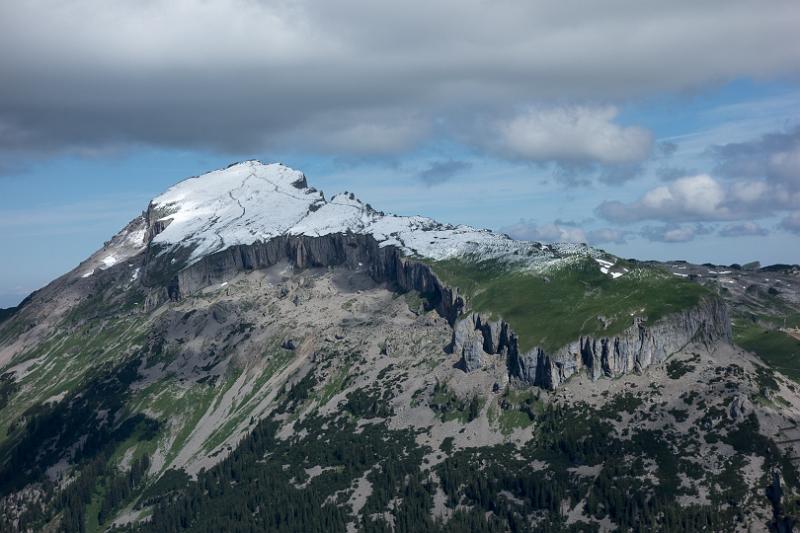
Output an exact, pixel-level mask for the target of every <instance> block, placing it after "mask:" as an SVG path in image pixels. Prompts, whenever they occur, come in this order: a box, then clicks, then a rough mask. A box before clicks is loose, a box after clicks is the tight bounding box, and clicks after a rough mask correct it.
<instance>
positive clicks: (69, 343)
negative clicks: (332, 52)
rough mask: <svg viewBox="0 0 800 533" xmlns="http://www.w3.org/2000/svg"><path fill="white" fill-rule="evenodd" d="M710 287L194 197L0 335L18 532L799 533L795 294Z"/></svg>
mask: <svg viewBox="0 0 800 533" xmlns="http://www.w3.org/2000/svg"><path fill="white" fill-rule="evenodd" d="M703 268H705V267H703ZM690 270H691V273H688V272H689V271H690ZM700 271H701V267H699V266H697V265H688V264H679V263H675V264H666V265H665V264H653V263H641V262H637V261H634V260H623V259H620V258H617V257H614V256H612V255H610V254H607V253H605V252H603V251H601V250H596V249H593V248H590V247H587V246H582V245H544V244H540V243H533V242H520V241H514V240H512V239H510V238H509V237H507V236H504V235H500V234H497V233H493V232H491V231H486V230H476V229H474V228H470V227H467V226H452V225H447V224H441V223H438V222H435V221H433V220H430V219H427V218H424V217H402V216H395V215H388V214H385V213H381V212H380V211H377V210H375V209H373V208H371V207H370V206H368V205H366V204H363V203H362V202H360V201H358V200H357V199H356V198H355V196H354V195H352V194H349V193H345V194H341V195H337V196H334V197H333V198H331V199H326V198H325V196H324V195H323V194H322V193H321V192H320V191H317V190H316V189H313V188H312V187H309V185H308V182H307V180H306V179H305V177H304V176H303V175H302V174H301V173H299V172H297V171H294V170H292V169H288V168H287V167H284V166H282V165H263V164H261V163H258V162H252V161H251V162H245V163H240V164H236V165H232V166H231V167H229V168H227V169H223V170H220V171H216V172H212V173H209V174H205V175H203V176H199V177H195V178H190V179H188V180H185V181H183V182H180V183H179V184H177V185H176V186H174V187H172V188H171V189H169V190H168V191H167V192H165V193H164V194H162V195H160V196H157V197H156V198H154V199H153V201H152V202H151V203H150V204H149V206H148V207H147V209H146V210H145V211H144V212H143V213H142V215H141V216H137V217H136V218H135V219H134V220H132V221H131V223H130V224H128V225H127V226H126V227H125V228H123V229H122V230H121V231H120V232H119V233H118V234H117V235H115V236H114V237H113V238H112V239H111V240H110V241H108V242H107V243H106V244H105V245H104V246H103V248H102V249H100V250H98V251H97V252H96V253H94V254H92V256H91V257H89V258H87V259H86V260H85V261H84V262H82V263H81V264H80V265H78V267H77V268H76V269H75V270H73V271H72V272H70V273H67V274H65V275H64V276H61V277H60V278H58V279H56V280H54V281H53V282H52V283H50V284H49V285H48V286H46V287H44V288H42V289H41V290H39V291H37V292H36V293H34V294H33V295H31V296H30V297H29V298H28V299H26V301H25V302H24V305H20V306H18V307H17V308H15V309H14V310H12V311H9V312H8V313H4V315H5V317H4V318H2V319H0V531H10V532H18V531H106V530H122V531H131V532H132V531H136V532H145V531H152V532H162V531H169V532H176V531H209V532H211V531H214V532H217V531H223V530H235V531H297V532H301V531H302V532H304V533H306V532H326V533H327V532H329V531H364V532H371V531H408V532H411V531H414V532H417V531H435V532H442V533H444V532H451V533H452V532H456V531H467V530H469V531H477V532H496V531H530V530H536V531H539V530H541V531H608V530H614V529H616V530H623V531H627V530H638V531H643V530H647V531H747V530H754V531H757V530H766V529H768V528H770V527H771V528H776V527H791V526H792V524H793V523H794V522H793V520H794V517H795V516H796V509H797V506H796V502H797V498H798V496H800V482H799V481H798V478H800V473H798V471H797V468H796V466H795V462H794V458H795V457H797V456H798V455H800V439H798V437H800V433H798V432H797V431H798V430H797V428H798V427H800V425H799V424H800V385H798V384H797V383H796V382H795V381H794V380H793V379H792V378H794V379H800V370H798V373H797V375H796V376H795V375H794V374H792V373H791V370H792V367H791V364H792V358H791V346H789V348H787V349H786V351H784V352H781V353H780V354H778V355H779V357H776V355H775V352H774V351H773V347H774V346H778V345H777V344H775V342H774V341H775V338H774V335H778V334H780V335H784V336H786V337H787V338H789V337H790V334H791V333H792V332H793V331H794V330H793V329H792V328H796V327H798V326H800V323H798V322H797V321H796V320H795V318H797V319H798V320H800V314H795V313H796V311H797V305H796V304H797V303H798V302H800V296H798V293H800V291H798V290H797V285H795V284H794V282H795V278H796V275H795V274H793V273H792V272H794V271H793V270H791V268H789V269H788V270H786V269H783V270H780V271H779V272H778V271H774V272H773V271H769V272H767V271H764V272H762V271H760V270H753V271H747V272H749V274H748V273H746V272H745V271H744V270H742V271H741V272H739V271H737V272H739V273H738V274H736V275H734V274H731V273H727V274H711V273H710V272H711V271H715V272H727V271H722V270H720V269H717V270H714V269H712V268H711V267H708V268H706V269H705V270H703V271H702V275H701V274H700ZM695 272H696V273H695ZM715 276H716V277H715ZM748 276H750V278H748ZM793 276H794V277H793ZM751 278H752V279H751ZM729 279H734V280H735V281H734V282H729V281H728V280H729ZM766 279H768V281H764V280H766ZM748 280H749V281H748ZM759 280H760V281H759ZM750 287H752V288H750ZM729 309H733V340H734V341H735V342H738V343H741V344H744V343H747V345H748V346H753V350H754V351H755V352H756V353H758V356H756V355H754V354H752V353H749V352H747V351H745V350H743V349H741V348H740V347H739V346H736V345H735V344H732V343H731V339H732V331H731V319H730V318H729V316H728V313H729ZM768 326H769V327H770V328H772V329H770V330H769V332H768V333H769V334H768V335H765V334H763V333H762V332H761V329H762V328H767V327H768ZM791 338H792V339H793V338H794V337H791ZM781 339H782V338H781ZM780 346H784V345H783V344H782V345H780ZM765 362H770V363H771V362H779V363H780V364H775V365H773V366H770V365H768V364H765ZM798 369H800V365H798ZM785 374H789V376H788V377H787V375H785ZM601 378H603V379H601Z"/></svg>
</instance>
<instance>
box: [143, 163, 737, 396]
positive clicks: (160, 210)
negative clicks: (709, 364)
mask: <svg viewBox="0 0 800 533" xmlns="http://www.w3.org/2000/svg"><path fill="white" fill-rule="evenodd" d="M273 167H274V166H263V165H259V164H257V163H253V162H250V163H246V164H243V165H238V166H234V167H229V169H228V170H227V173H228V174H230V175H226V176H225V179H224V180H220V179H219V178H217V179H213V180H212V179H209V178H207V177H203V178H192V179H191V180H187V181H186V182H183V183H182V184H180V185H178V186H176V187H174V188H173V189H172V190H171V191H170V192H168V193H166V194H165V195H163V196H161V197H159V198H157V199H156V200H154V201H153V202H152V203H151V204H150V206H149V208H148V211H147V213H146V215H145V219H146V223H147V235H148V248H147V254H146V259H145V263H144V272H143V275H144V277H143V284H144V285H145V286H148V287H150V288H151V294H150V295H149V296H148V298H147V305H148V307H149V308H153V307H157V306H158V305H159V304H161V303H162V302H164V301H165V300H167V299H173V300H178V299H180V298H181V296H182V295H186V294H191V293H194V292H196V291H198V290H200V289H202V288H203V287H206V286H209V285H212V284H214V283H222V282H224V281H226V280H228V279H231V278H232V277H233V276H235V275H236V274H237V273H239V272H245V271H250V270H254V269H261V268H267V267H269V266H272V265H274V264H276V263H277V262H279V261H283V260H288V261H289V262H291V263H292V264H293V265H294V266H295V267H297V268H301V269H303V268H309V267H334V266H343V267H346V268H350V269H364V270H366V271H368V272H369V274H370V275H371V276H372V278H373V279H374V280H375V281H377V282H379V283H389V284H390V285H391V286H392V287H393V288H394V289H395V290H399V291H401V292H406V291H411V290H413V291H418V292H420V293H421V294H423V295H424V296H425V297H426V298H427V300H428V302H429V305H430V306H431V308H434V309H436V310H437V311H438V312H439V313H440V314H441V315H442V316H443V317H445V318H446V319H447V320H448V322H450V324H452V325H453V326H454V327H455V329H456V332H457V335H456V336H455V337H454V339H453V343H452V346H451V347H452V349H455V350H456V351H458V352H459V353H460V354H461V355H462V356H463V359H464V361H463V366H464V369H465V370H468V371H469V370H474V369H476V368H479V367H480V366H481V363H480V358H481V354H482V353H483V354H484V355H489V354H492V355H495V354H496V355H503V356H504V357H505V358H506V359H507V366H508V368H509V371H510V373H511V375H512V376H514V377H515V378H518V379H520V380H522V381H523V382H525V383H529V384H531V385H538V386H542V387H546V388H556V387H558V386H559V385H560V384H562V383H563V382H564V381H565V380H566V379H567V378H569V377H570V376H571V375H572V374H574V373H575V372H578V371H580V370H581V369H582V368H587V369H589V372H590V374H591V375H592V377H593V378H594V379H596V378H598V377H600V376H604V375H605V376H609V377H613V376H619V375H621V374H624V373H627V372H631V371H641V370H642V369H643V368H645V367H647V366H649V365H650V364H652V363H654V362H660V361H663V360H664V359H666V358H667V357H668V356H669V355H670V354H672V353H674V352H675V351H677V350H678V349H680V348H681V347H683V346H685V345H686V344H687V343H688V342H689V341H691V340H693V339H695V338H696V337H697V336H698V335H699V336H700V337H701V339H702V340H704V341H706V342H709V343H713V342H717V341H730V329H729V325H728V324H729V320H728V318H727V315H726V314H725V310H724V304H723V303H722V302H721V300H719V299H718V298H715V297H714V296H712V295H710V294H709V295H705V296H704V297H703V298H699V297H697V298H694V299H692V300H690V301H686V302H681V304H680V305H673V306H672V308H671V309H670V311H671V313H662V314H664V315H665V316H663V317H661V316H658V317H649V320H648V316H647V313H645V312H644V311H645V310H647V308H648V307H653V306H654V305H658V303H659V302H658V301H655V302H653V301H652V300H657V299H658V298H659V296H658V295H656V294H646V295H644V298H632V299H631V301H630V302H629V304H630V305H639V304H642V307H641V308H640V309H638V310H637V309H634V312H633V313H630V316H628V317H621V318H620V319H618V322H621V321H623V320H626V321H627V322H628V324H627V325H625V328H624V331H620V333H619V334H618V335H614V336H603V335H596V336H584V335H580V333H581V331H576V334H575V336H574V338H565V339H563V340H562V344H560V345H555V346H553V345H551V346H535V347H527V346H525V347H524V349H523V350H521V349H520V346H519V343H518V338H519V333H517V332H515V331H514V330H513V328H512V327H511V326H510V325H509V324H507V323H506V322H504V321H502V317H501V320H500V321H498V322H497V323H496V324H497V325H496V326H495V329H496V331H492V327H491V325H488V326H487V327H484V326H486V325H487V324H491V323H490V322H486V320H485V319H483V320H481V319H480V318H478V317H472V318H468V320H467V322H466V323H465V322H463V321H462V320H460V317H461V315H462V314H463V313H464V312H465V311H466V310H468V309H469V298H468V297H466V296H462V295H461V294H459V287H458V285H457V282H455V283H444V282H442V281H441V279H440V278H439V276H438V275H437V273H436V272H437V267H438V265H439V264H440V263H441V262H442V261H453V260H454V259H456V258H459V259H464V258H468V260H469V261H477V262H486V261H494V262H500V263H502V264H503V265H505V267H506V268H505V269H504V270H503V271H502V272H498V277H502V276H506V275H508V272H507V270H509V269H510V270H512V271H514V272H522V273H523V274H529V275H531V276H533V275H534V274H541V275H543V276H544V275H545V274H544V273H547V272H549V271H557V270H559V269H563V268H570V267H571V265H573V264H575V263H578V264H580V263H581V262H585V261H586V260H588V259H589V258H594V259H595V261H596V263H595V262H591V261H590V263H591V264H592V265H593V266H592V267H591V268H592V270H593V272H592V274H596V273H597V271H599V273H600V274H601V275H602V277H603V278H610V281H611V282H615V280H617V279H618V278H619V277H622V276H625V275H629V276H633V275H634V274H632V273H631V269H628V268H626V267H621V266H618V265H617V260H616V259H614V258H610V256H608V255H607V254H603V253H601V252H598V251H594V250H591V249H588V248H585V247H583V248H581V247H568V246H561V247H558V246H552V247H548V246H544V245H541V244H538V243H524V242H516V241H512V240H509V239H508V238H507V237H505V236H502V235H496V234H493V233H491V232H486V231H479V230H473V229H472V228H468V227H465V226H460V227H453V226H446V225H442V224H438V223H436V222H434V221H431V220H428V219H423V218H421V217H396V216H392V215H385V214H383V213H380V212H377V211H375V210H374V209H372V208H371V207H369V206H367V205H364V204H362V203H361V202H360V201H358V200H357V199H356V198H355V197H354V196H353V195H352V194H345V195H339V196H336V197H334V198H333V199H332V200H331V201H330V202H327V201H326V200H325V199H324V196H323V195H322V194H321V193H320V192H319V191H317V190H316V189H312V188H309V187H308V184H307V181H306V179H305V177H304V176H302V174H299V173H296V172H295V171H291V170H290V169H286V168H285V167H275V168H273ZM262 174H263V175H265V176H268V177H265V178H264V180H265V183H266V184H267V185H268V186H269V187H270V190H269V191H268V192H267V193H265V192H263V191H261V190H259V189H258V188H257V187H258V186H256V185H253V183H252V182H253V181H256V180H257V179H258V178H259V177H260V176H262ZM242 177H243V179H242ZM239 179H242V181H241V183H239V181H238V180H239ZM193 181H197V182H198V183H193ZM220 181H222V183H219V182H220ZM205 182H208V183H205ZM248 182H249V183H250V185H249V186H248V185H247V184H248ZM236 185H238V187H236ZM190 186H191V187H190ZM228 189H230V190H228ZM187 190H189V192H187ZM198 190H199V191H200V192H197V191H198ZM226 192H227V194H226ZM198 195H199V196H201V198H202V200H203V202H202V203H200V202H199V199H198V198H196V196H198ZM275 196H278V197H279V198H278V200H279V201H281V202H283V204H281V209H284V207H283V205H284V204H288V205H290V206H291V207H290V208H286V209H287V210H288V212H289V213H288V214H286V213H283V212H282V213H281V214H280V215H276V214H275V213H272V212H269V211H267V210H266V209H265V206H264V205H262V204H261V203H258V202H256V201H255V200H256V199H262V198H263V199H266V205H267V206H271V204H270V202H274V201H276V200H275V198H274V197H275ZM187 197H188V198H189V200H187ZM220 197H221V198H222V199H220ZM241 198H246V200H245V201H244V204H243V200H242V199H241ZM248 202H249V203H250V204H251V205H250V214H248V211H247V205H246V204H247V203H248ZM209 204H211V205H216V204H219V205H216V207H214V211H213V213H208V212H207V210H208V209H209V207H208V205H209ZM254 209H256V210H260V211H259V212H267V213H268V215H269V216H268V217H267V220H266V221H265V220H262V219H261V218H255V216H254V215H253V214H252V211H253V210H254ZM304 209H305V211H304ZM198 212H200V213H202V214H203V216H198ZM187 213H188V214H187ZM206 216H207V217H209V218H205V217H206ZM226 218H228V220H226ZM174 220H177V221H178V222H176V223H175V225H172V224H173V221H174ZM178 226H181V227H182V228H183V229H180V228H179V227H178ZM167 228H170V229H169V231H170V232H171V233H173V234H177V235H178V236H180V238H177V237H176V236H174V235H173V236H166V237H167V238H165V236H164V233H163V232H164V231H165V230H166V229H167ZM215 250H217V251H215ZM609 259H611V260H610V261H609ZM615 267H616V268H615ZM528 271H531V272H528ZM636 274H637V275H641V274H642V269H641V268H637V269H636ZM586 281H587V282H589V281H591V280H590V279H587V280H586ZM618 283H620V284H621V283H622V282H618ZM667 285H668V286H670V287H668V290H669V288H671V287H672V286H675V287H676V289H680V288H682V287H692V288H694V286H693V285H692V284H690V283H689V282H686V281H683V280H678V279H670V280H669V282H668V283H667ZM662 290H663V288H662ZM654 292H655V291H654ZM511 298H512V299H513V298H514V297H513V296H511ZM516 305H523V306H524V305H530V306H532V307H533V306H541V305H542V304H541V303H539V302H530V303H528V302H519V303H517V304H516ZM630 305H628V307H629V308H630ZM596 319H597V320H604V318H603V317H602V316H601V315H598V316H597V317H596ZM469 322H472V323H473V325H474V326H475V327H474V329H475V330H480V331H482V332H484V334H483V335H482V338H481V339H478V338H476V336H475V335H474V334H469V333H468V332H466V330H468V329H469ZM465 328H466V329H465ZM617 329H619V328H617ZM522 335H523V339H526V336H525V334H524V333H523V334H522ZM501 337H502V339H501ZM467 338H469V341H468V342H467ZM526 340H527V339H526Z"/></svg>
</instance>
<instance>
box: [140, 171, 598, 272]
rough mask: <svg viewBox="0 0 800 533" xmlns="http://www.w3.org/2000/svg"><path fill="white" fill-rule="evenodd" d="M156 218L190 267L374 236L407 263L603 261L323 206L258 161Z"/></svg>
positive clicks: (577, 248)
mask: <svg viewBox="0 0 800 533" xmlns="http://www.w3.org/2000/svg"><path fill="white" fill-rule="evenodd" d="M151 212H155V213H161V214H162V217H161V218H160V219H159V220H160V221H162V222H167V221H169V225H167V227H166V228H165V229H164V231H162V232H161V233H159V234H158V235H157V236H156V237H155V238H154V239H153V242H154V243H156V244H160V245H162V246H164V251H163V252H162V253H166V252H167V251H169V250H170V249H172V248H177V247H190V248H191V249H192V252H191V254H190V256H189V259H188V264H192V263H195V262H197V261H198V260H199V259H201V258H202V257H204V256H206V255H209V254H213V253H215V252H219V251H221V250H224V249H226V248H229V247H231V246H236V245H249V244H253V243H255V242H265V241H268V240H270V239H272V238H274V237H277V236H280V235H308V236H315V237H316V236H323V235H329V234H333V233H354V234H362V235H371V236H373V237H374V238H375V240H377V241H378V243H379V245H380V246H381V247H385V246H396V247H398V248H400V249H401V250H403V252H404V253H405V254H406V255H409V256H419V257H424V258H428V259H433V260H443V259H450V258H455V257H469V258H470V259H471V260H477V261H481V260H486V259H502V260H504V261H508V262H514V263H515V264H517V265H519V266H522V267H527V268H532V269H540V268H544V267H550V266H553V265H559V264H562V263H563V261H564V260H567V261H569V260H572V259H574V258H580V257H587V256H593V255H595V254H598V253H599V252H595V251H594V250H592V249H591V248H588V247H587V246H585V245H574V244H555V245H549V246H543V245H541V244H538V243H533V242H527V241H515V240H513V239H511V238H510V237H508V236H507V235H502V234H499V233H495V232H492V231H489V230H481V229H475V228H472V227H470V226H464V225H457V226H456V225H450V224H441V223H438V222H436V221H434V220H432V219H430V218H426V217H421V216H396V215H387V214H384V213H382V212H379V211H376V210H374V209H372V208H371V207H370V206H369V205H367V204H364V203H363V202H361V201H360V200H359V199H358V198H356V197H355V196H354V195H352V194H350V193H343V194H337V195H335V196H333V197H332V198H331V199H330V200H326V199H325V197H324V196H323V195H322V193H321V192H319V191H317V190H316V189H313V188H309V187H308V186H307V185H306V180H305V176H303V174H302V173H301V172H298V171H296V170H293V169H291V168H289V167H286V166H284V165H281V164H263V163H261V162H258V161H246V162H243V163H239V164H236V165H232V166H230V167H228V168H226V169H224V170H218V171H214V172H209V173H208V174H203V175H202V176H199V177H195V178H189V179H187V180H184V181H182V182H180V183H178V184H177V185H175V186H173V187H171V188H170V189H168V190H167V191H166V192H165V193H164V194H162V195H160V196H157V197H156V198H154V199H153V201H152V207H151ZM601 261H603V262H604V263H607V264H608V266H611V265H613V263H610V262H608V261H605V260H601Z"/></svg>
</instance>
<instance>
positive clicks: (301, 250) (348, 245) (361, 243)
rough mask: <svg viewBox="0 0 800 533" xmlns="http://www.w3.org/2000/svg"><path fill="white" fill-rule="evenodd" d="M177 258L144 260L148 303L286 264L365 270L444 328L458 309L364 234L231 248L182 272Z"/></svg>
mask: <svg viewBox="0 0 800 533" xmlns="http://www.w3.org/2000/svg"><path fill="white" fill-rule="evenodd" d="M188 253H189V252H188V251H187V252H186V255H187V256H188ZM177 259H178V260H177V261H175V258H174V257H173V258H170V257H168V256H159V255H157V254H152V257H150V258H149V259H148V261H147V263H146V265H145V278H144V283H145V285H148V286H150V287H151V293H153V294H155V296H152V298H154V302H156V301H159V298H160V299H161V300H163V299H164V298H166V297H169V298H172V299H180V298H181V297H182V296H184V295H187V294H191V293H193V292H195V291H197V290H199V289H201V288H203V287H207V286H209V285H212V284H214V283H220V282H222V281H225V280H227V279H230V278H231V277H233V276H234V275H236V273H238V272H245V271H249V270H255V269H259V268H266V267H269V266H272V265H274V264H276V263H278V262H279V261H285V260H288V261H289V262H291V263H292V264H293V265H294V266H296V267H297V268H300V269H304V268H311V267H327V266H344V267H346V268H350V269H366V270H368V272H369V274H370V275H371V276H372V277H373V278H374V279H375V280H376V281H378V282H387V283H391V284H393V285H395V286H396V288H397V289H398V290H400V291H409V290H416V291H419V292H420V293H422V294H423V295H424V296H425V297H426V298H427V300H428V302H430V305H431V306H432V308H434V309H435V310H436V311H437V312H438V313H439V314H440V315H442V316H443V317H445V318H446V319H447V320H448V321H449V322H450V324H455V322H456V319H457V318H458V316H459V315H460V314H461V311H462V309H463V307H464V301H463V299H462V298H461V297H460V296H459V295H458V293H457V291H456V290H455V289H451V288H450V287H447V286H446V285H444V284H443V283H442V282H441V281H440V280H439V278H438V277H437V276H436V274H434V272H433V271H432V270H431V268H430V267H429V266H427V265H426V264H424V263H421V262H419V261H416V260H414V259H411V258H407V257H405V256H403V254H402V253H401V252H400V251H399V250H398V249H397V248H395V247H393V246H383V247H381V246H380V245H379V243H378V242H377V241H376V240H375V239H374V238H373V237H372V236H370V235H362V234H349V233H335V234H330V235H326V236H322V237H309V236H304V235H297V236H280V237H276V238H273V239H270V240H269V241H266V242H258V243H255V244H250V245H238V246H231V247H230V248H227V249H225V250H223V251H221V252H218V253H215V254H212V255H209V256H206V257H204V258H203V259H201V260H200V261H198V262H196V263H194V264H192V265H191V266H189V267H186V268H183V269H178V268H177V267H173V268H170V265H172V264H178V265H180V263H181V258H177ZM170 270H173V271H175V273H174V276H166V277H165V276H164V272H165V271H166V272H170ZM164 287H166V292H165V290H164Z"/></svg>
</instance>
